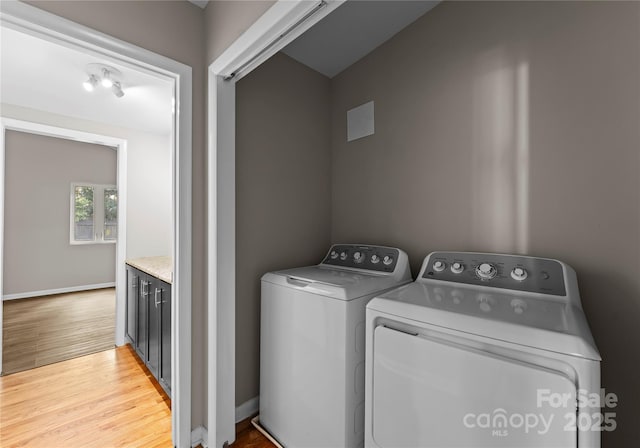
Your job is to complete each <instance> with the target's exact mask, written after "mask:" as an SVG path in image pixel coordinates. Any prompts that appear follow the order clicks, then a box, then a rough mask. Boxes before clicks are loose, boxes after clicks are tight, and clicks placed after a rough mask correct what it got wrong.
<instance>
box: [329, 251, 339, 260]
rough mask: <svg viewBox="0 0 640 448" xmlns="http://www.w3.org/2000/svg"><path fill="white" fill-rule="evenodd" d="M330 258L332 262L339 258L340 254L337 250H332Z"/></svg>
mask: <svg viewBox="0 0 640 448" xmlns="http://www.w3.org/2000/svg"><path fill="white" fill-rule="evenodd" d="M330 257H331V259H332V260H335V259H336V258H338V252H336V251H335V250H332V251H331V255H330Z"/></svg>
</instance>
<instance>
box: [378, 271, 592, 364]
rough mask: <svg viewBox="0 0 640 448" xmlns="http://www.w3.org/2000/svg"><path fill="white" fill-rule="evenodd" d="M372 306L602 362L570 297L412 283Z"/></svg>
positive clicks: (421, 319) (439, 324)
mask: <svg viewBox="0 0 640 448" xmlns="http://www.w3.org/2000/svg"><path fill="white" fill-rule="evenodd" d="M367 308H369V309H372V310H377V311H381V312H384V313H388V314H392V315H395V316H399V317H403V318H406V319H411V320H414V321H417V322H420V323H427V324H431V325H437V326H440V327H445V328H449V329H453V330H457V331H463V332H466V333H472V334H476V335H480V336H485V337H489V338H494V339H499V340H503V341H507V342H512V343H516V344H520V345H523V346H529V347H534V348H539V349H543V350H550V351H554V352H558V353H563V354H568V355H572V356H579V357H583V358H588V359H594V360H600V359H601V358H600V354H599V353H598V349H597V348H596V346H595V343H594V341H593V337H592V336H591V332H590V331H589V326H588V325H587V320H586V318H585V316H584V313H583V311H582V309H580V308H579V307H577V306H575V305H574V304H572V303H571V302H570V301H569V300H568V299H567V298H557V297H551V296H544V295H541V294H531V293H522V292H518V291H510V292H509V293H500V292H494V291H491V292H487V291H485V290H479V289H474V288H469V287H465V286H464V285H461V286H456V287H449V286H446V285H437V286H436V285H433V284H425V283H419V282H415V283H411V284H410V285H407V286H405V287H403V288H400V289H397V290H394V291H389V292H387V293H385V294H382V295H380V296H379V297H376V298H375V299H373V300H372V301H371V302H369V304H368V305H367Z"/></svg>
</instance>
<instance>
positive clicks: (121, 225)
mask: <svg viewBox="0 0 640 448" xmlns="http://www.w3.org/2000/svg"><path fill="white" fill-rule="evenodd" d="M6 131H18V132H25V133H28V134H34V135H42V136H46V137H54V138H62V139H66V140H73V141H77V142H83V143H91V144H97V145H103V146H106V147H108V148H109V149H114V150H115V151H116V154H117V156H116V157H117V165H116V166H117V168H116V187H117V189H118V239H117V240H116V260H115V264H116V269H115V272H116V330H115V344H116V345H118V346H119V345H123V344H124V343H125V337H124V326H125V307H126V291H127V289H126V274H125V268H124V262H125V258H126V253H127V245H126V241H127V141H126V140H125V139H121V138H117V137H111V136H107V135H101V134H95V133H92V132H83V131H77V130H74V129H67V128H61V127H57V126H49V125H45V124H40V123H34V122H31V121H24V120H16V119H13V118H7V117H0V170H2V172H1V173H0V178H1V179H3V180H4V176H5V167H4V162H5V154H6V146H5V136H6ZM4 186H5V185H4V181H3V182H2V183H0V204H1V205H0V216H2V218H3V219H2V222H1V223H0V241H1V242H2V244H0V266H2V265H3V264H4V258H3V256H4V198H5V196H4ZM2 276H3V272H0V293H3V291H4V289H3V288H4V283H3V278H2ZM2 299H3V300H6V299H4V294H2ZM2 312H3V311H2V307H0V330H2V324H3V322H2ZM1 366H2V333H1V332H0V369H1Z"/></svg>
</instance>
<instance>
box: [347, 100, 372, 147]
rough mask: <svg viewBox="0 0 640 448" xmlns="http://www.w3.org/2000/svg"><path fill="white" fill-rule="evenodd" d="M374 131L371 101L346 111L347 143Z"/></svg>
mask: <svg viewBox="0 0 640 448" xmlns="http://www.w3.org/2000/svg"><path fill="white" fill-rule="evenodd" d="M374 131H375V127H374V119H373V101H369V102H368V103H364V104H363V105H361V106H358V107H354V108H353V109H351V110H349V111H347V141H348V142H350V141H352V140H357V139H359V138H362V137H366V136H367V135H373V133H374Z"/></svg>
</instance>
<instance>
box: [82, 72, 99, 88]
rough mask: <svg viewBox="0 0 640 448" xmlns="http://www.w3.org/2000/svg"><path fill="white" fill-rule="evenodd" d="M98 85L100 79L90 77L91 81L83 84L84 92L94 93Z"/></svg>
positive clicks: (88, 80) (93, 76)
mask: <svg viewBox="0 0 640 448" xmlns="http://www.w3.org/2000/svg"><path fill="white" fill-rule="evenodd" d="M97 85H98V78H96V77H95V75H91V76H89V79H87V80H86V81H85V82H83V83H82V87H84V90H86V91H87V92H93V89H95V87H96V86H97Z"/></svg>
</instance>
